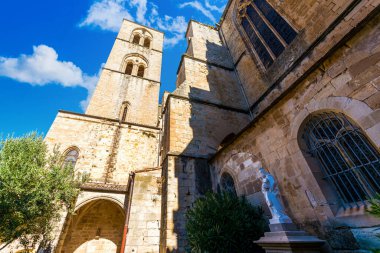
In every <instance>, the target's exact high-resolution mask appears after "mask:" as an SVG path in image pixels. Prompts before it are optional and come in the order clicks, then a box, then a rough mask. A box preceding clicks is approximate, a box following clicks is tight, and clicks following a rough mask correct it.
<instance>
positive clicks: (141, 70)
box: [137, 65, 145, 77]
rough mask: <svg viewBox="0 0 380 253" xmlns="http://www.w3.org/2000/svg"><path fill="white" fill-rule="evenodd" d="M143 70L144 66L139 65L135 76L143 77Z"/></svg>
mask: <svg viewBox="0 0 380 253" xmlns="http://www.w3.org/2000/svg"><path fill="white" fill-rule="evenodd" d="M144 72H145V67H144V66H142V65H140V66H139V68H138V70H137V76H139V77H144Z"/></svg>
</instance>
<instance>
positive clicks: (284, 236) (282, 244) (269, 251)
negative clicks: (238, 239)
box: [255, 223, 325, 253]
mask: <svg viewBox="0 0 380 253" xmlns="http://www.w3.org/2000/svg"><path fill="white" fill-rule="evenodd" d="M269 227H270V230H271V232H268V233H265V235H264V237H261V238H260V240H258V241H255V243H257V244H258V245H260V246H261V247H263V248H264V249H265V251H266V253H291V252H297V253H301V252H302V253H319V252H320V248H321V247H322V245H323V244H324V243H325V241H322V240H320V239H318V238H317V237H315V236H312V235H309V234H307V233H306V232H305V231H299V230H297V228H296V226H295V225H294V224H293V223H277V224H270V225H269Z"/></svg>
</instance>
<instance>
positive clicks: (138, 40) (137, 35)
mask: <svg viewBox="0 0 380 253" xmlns="http://www.w3.org/2000/svg"><path fill="white" fill-rule="evenodd" d="M140 38H141V36H140V35H139V34H136V35H135V36H134V37H133V41H132V43H133V44H137V45H138V44H140Z"/></svg>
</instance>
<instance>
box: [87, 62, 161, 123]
mask: <svg viewBox="0 0 380 253" xmlns="http://www.w3.org/2000/svg"><path fill="white" fill-rule="evenodd" d="M159 91H160V84H159V83H157V82H153V81H150V80H146V79H143V78H139V77H134V76H129V75H125V74H123V73H121V72H115V71H112V70H108V69H103V71H102V74H101V76H100V78H99V82H98V86H97V88H96V90H95V92H94V95H93V96H92V99H91V102H90V104H89V106H88V109H87V111H86V114H88V115H94V116H100V117H105V118H110V119H121V115H122V113H123V111H122V110H123V107H122V105H123V102H128V105H127V107H128V111H127V117H126V120H125V121H127V122H132V123H138V124H144V125H148V126H156V125H157V118H158V97H159Z"/></svg>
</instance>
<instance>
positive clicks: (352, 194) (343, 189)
mask: <svg viewBox="0 0 380 253" xmlns="http://www.w3.org/2000/svg"><path fill="white" fill-rule="evenodd" d="M302 137H303V138H304V140H305V144H306V148H307V152H308V153H309V154H310V155H311V156H312V157H313V158H315V159H316V160H317V161H318V162H319V165H320V167H321V168H322V170H323V174H324V179H326V180H328V182H329V183H330V185H333V186H334V188H335V190H336V192H337V193H338V195H339V197H340V199H341V200H342V202H343V203H344V204H345V205H348V206H350V207H351V206H352V205H357V206H358V205H359V203H363V204H365V202H364V201H365V200H367V199H369V198H371V197H373V196H374V195H375V194H376V193H379V192H380V154H379V152H378V151H377V150H376V148H375V147H374V146H373V145H372V144H371V143H370V142H369V141H368V139H367V137H366V136H365V135H364V133H363V132H362V130H361V129H360V128H359V127H358V126H356V125H355V124H354V123H353V122H351V121H350V120H349V119H348V118H347V117H346V116H345V115H344V114H342V113H334V112H324V113H318V114H315V115H313V116H312V117H310V119H309V120H308V121H307V122H306V125H305V128H304V131H303V136H302Z"/></svg>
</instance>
